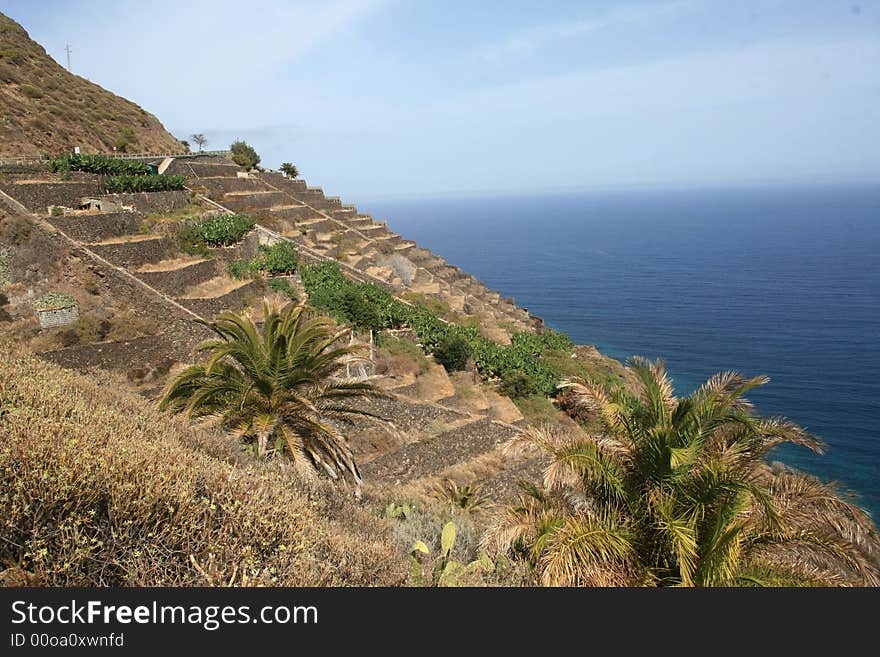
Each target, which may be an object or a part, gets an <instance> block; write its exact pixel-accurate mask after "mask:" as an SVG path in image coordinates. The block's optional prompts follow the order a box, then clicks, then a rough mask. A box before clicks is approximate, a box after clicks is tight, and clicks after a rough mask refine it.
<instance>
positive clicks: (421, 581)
mask: <svg viewBox="0 0 880 657" xmlns="http://www.w3.org/2000/svg"><path fill="white" fill-rule="evenodd" d="M455 538H456V527H455V523H454V522H452V521H451V520H450V521H449V522H447V523H446V524H445V525H443V530H442V532H441V533H440V552H439V554H438V555H437V556H436V557H435V558H434V559H431V550H430V548H429V547H428V545H427V544H426V543H425V542H424V541H416V542H415V543H414V544H413V546H412V548H411V549H410V557H411V558H412V561H413V576H412V580H413V583H414V584H415V585H416V586H459V585H460V584H462V583H463V581H464V578H465V577H466V576H468V575H475V574H477V573H479V572H488V573H491V572H492V571H494V570H495V564H494V563H493V562H492V559H491V558H489V555H488V554H487V553H486V552H485V551H484V552H482V553H481V554H480V558H479V559H477V560H476V561H472V562H471V563H469V564H467V565H465V564H463V563H461V562H460V561H454V560H453V559H452V550H453V549H454V548H455Z"/></svg>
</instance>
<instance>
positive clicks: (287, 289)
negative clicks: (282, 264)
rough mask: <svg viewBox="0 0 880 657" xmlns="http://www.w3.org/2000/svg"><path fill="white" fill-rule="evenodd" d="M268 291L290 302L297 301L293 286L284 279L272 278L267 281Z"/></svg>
mask: <svg viewBox="0 0 880 657" xmlns="http://www.w3.org/2000/svg"><path fill="white" fill-rule="evenodd" d="M269 289H270V290H272V291H273V292H278V293H280V294H284V295H286V296H287V298H288V299H290V300H291V301H294V302H295V301H297V298H296V290H294V289H293V286H292V285H291V284H290V281H289V280H287V279H286V278H273V279H270V280H269Z"/></svg>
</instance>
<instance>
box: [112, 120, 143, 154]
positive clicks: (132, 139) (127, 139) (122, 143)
mask: <svg viewBox="0 0 880 657" xmlns="http://www.w3.org/2000/svg"><path fill="white" fill-rule="evenodd" d="M139 143H140V140H139V139H138V136H137V135H136V134H135V133H134V130H132V128H131V126H126V127H125V128H123V129H122V132H120V133H119V135H118V136H117V137H116V140H115V141H114V142H113V146H114V147H115V148H116V150H118V151H119V152H120V153H127V152H129V150H136V147H137V146H138V144H139Z"/></svg>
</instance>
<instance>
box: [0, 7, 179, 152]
mask: <svg viewBox="0 0 880 657" xmlns="http://www.w3.org/2000/svg"><path fill="white" fill-rule="evenodd" d="M0 81H2V82H3V83H5V84H3V93H0V116H2V117H3V119H4V121H3V125H0V154H9V155H39V154H41V153H58V152H62V151H69V150H72V148H73V147H74V146H80V147H81V148H82V149H83V152H86V153H93V152H109V151H110V150H112V149H113V146H114V145H116V142H117V139H119V138H121V137H122V136H123V135H128V139H127V141H128V142H129V147H130V148H129V149H130V150H137V151H143V152H151V153H167V152H182V147H181V145H180V142H178V141H177V140H176V139H175V138H174V137H172V136H171V135H170V134H168V133H167V132H166V131H165V129H164V128H163V127H162V124H161V123H159V121H158V119H156V117H155V116H153V115H152V114H149V113H147V112H145V111H144V110H143V109H141V108H140V107H138V106H137V105H135V104H134V103H132V102H130V101H128V100H126V99H124V98H120V97H119V96H116V95H115V94H113V93H111V92H109V91H107V90H106V89H102V88H101V87H99V86H98V85H96V84H94V83H92V82H89V81H88V80H86V79H84V78H81V77H79V76H77V75H72V74H70V73H68V72H67V70H65V69H64V68H63V67H62V66H60V65H59V64H58V63H56V62H55V60H53V59H52V58H51V57H49V56H48V55H47V54H46V51H45V50H44V49H43V48H42V47H41V46H40V45H39V44H37V43H35V42H33V41H31V39H30V38H29V37H28V34H27V32H25V30H24V29H22V27H21V26H20V25H18V24H17V23H15V22H14V21H12V20H11V19H9V18H7V17H6V16H4V15H2V14H0Z"/></svg>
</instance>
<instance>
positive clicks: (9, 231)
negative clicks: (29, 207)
mask: <svg viewBox="0 0 880 657" xmlns="http://www.w3.org/2000/svg"><path fill="white" fill-rule="evenodd" d="M0 227H2V231H0V235H2V237H3V239H5V240H6V241H7V242H9V243H10V244H12V245H13V246H18V245H19V244H24V243H25V242H27V241H28V240H29V239H30V237H31V229H32V228H33V227H32V226H31V222H30V220H29V219H28V218H27V217H22V216H18V217H12V218H10V219H6V220H5V221H3V222H2V223H0Z"/></svg>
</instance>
